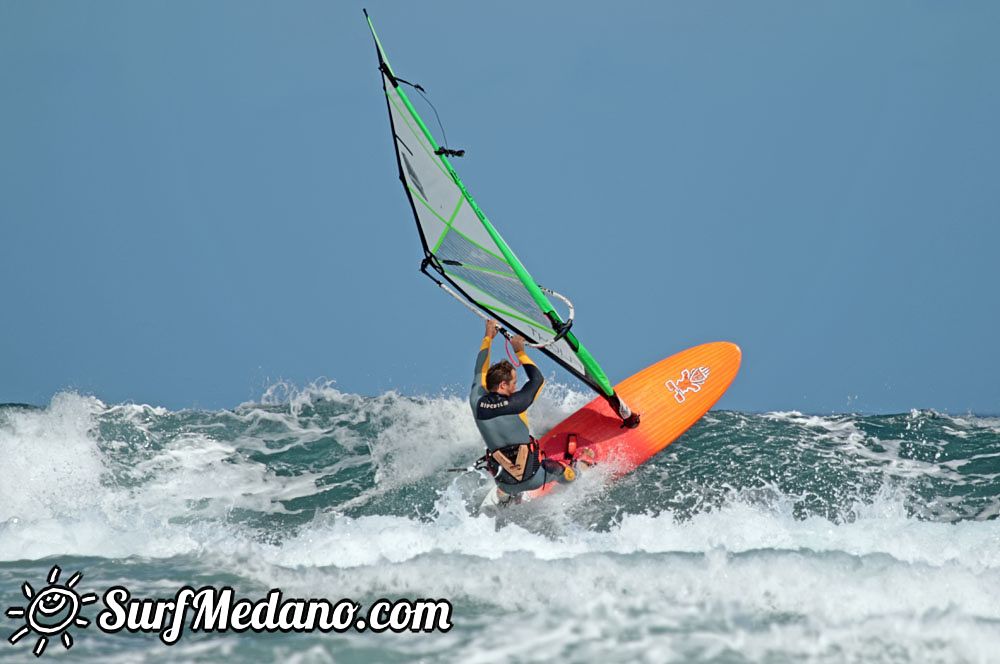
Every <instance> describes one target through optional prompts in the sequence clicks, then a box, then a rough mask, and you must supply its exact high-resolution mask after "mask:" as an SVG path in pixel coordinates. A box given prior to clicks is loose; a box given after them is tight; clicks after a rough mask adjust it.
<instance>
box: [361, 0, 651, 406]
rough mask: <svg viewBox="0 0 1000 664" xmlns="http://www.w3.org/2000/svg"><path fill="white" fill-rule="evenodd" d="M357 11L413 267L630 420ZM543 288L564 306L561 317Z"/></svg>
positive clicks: (569, 317)
mask: <svg viewBox="0 0 1000 664" xmlns="http://www.w3.org/2000/svg"><path fill="white" fill-rule="evenodd" d="M365 17H366V18H367V19H368V27H369V28H371V31H372V37H373V39H374V41H375V50H376V52H377V53H378V64H379V71H380V72H381V74H382V89H383V91H384V92H385V97H386V104H387V106H388V109H389V126H390V128H391V130H392V139H393V145H394V147H395V151H396V163H397V166H398V167H399V179H400V181H401V182H402V183H403V189H404V191H405V192H406V197H407V199H408V200H409V202H410V208H411V209H412V211H413V216H414V219H415V220H416V224H417V231H418V234H419V236H420V242H421V244H422V245H423V250H424V258H423V261H422V262H421V266H420V269H421V271H422V272H423V273H424V274H426V275H427V276H428V277H430V278H431V279H432V280H434V282H435V283H437V285H438V286H440V287H441V288H442V289H444V290H446V291H447V292H448V293H450V294H451V295H453V296H454V297H456V298H457V299H459V301H462V302H463V303H464V304H466V305H467V306H469V308H470V309H472V310H473V311H476V312H477V313H479V314H480V315H482V316H484V317H487V316H488V317H492V318H495V319H496V320H498V321H499V322H500V323H501V325H503V326H504V327H505V328H506V330H505V333H509V332H514V333H517V334H520V335H521V336H523V337H525V339H527V340H528V342H529V343H530V344H531V345H533V346H535V347H536V348H538V349H540V350H541V351H542V352H543V353H545V354H546V355H548V356H549V357H551V358H552V359H553V360H555V361H556V362H557V363H559V364H560V365H561V366H562V367H563V368H565V369H566V370H567V371H569V372H570V373H572V374H573V375H575V376H576V377H577V378H579V379H580V380H582V381H583V382H584V383H586V384H587V385H589V386H590V387H591V388H593V389H594V390H595V391H596V392H597V393H598V394H600V395H602V396H604V397H605V398H607V399H608V401H609V402H610V403H611V405H612V406H613V408H614V409H615V411H616V412H617V413H618V414H619V416H620V417H621V418H622V420H623V421H625V422H626V423H627V424H629V425H634V424H635V423H637V421H638V420H637V416H635V415H633V414H632V413H631V411H630V410H629V408H628V406H627V405H625V403H624V402H622V401H621V400H620V399H619V398H618V396H617V395H616V394H615V391H614V388H613V387H612V385H611V382H610V381H609V380H608V378H607V375H606V374H605V373H604V370H603V369H601V366H600V365H599V364H598V363H597V360H595V359H594V357H593V355H591V354H590V351H588V350H587V349H586V347H584V345H583V344H582V343H580V340H579V339H578V338H577V336H576V335H575V334H574V333H573V332H572V331H571V330H570V328H571V327H572V324H573V306H572V303H571V302H570V301H569V300H568V299H567V298H565V297H564V296H562V295H559V294H558V293H555V292H554V291H551V290H548V289H546V288H543V287H541V286H539V285H538V284H537V283H536V282H535V280H534V279H533V278H532V276H531V274H530V273H529V272H528V270H527V269H526V268H525V267H524V265H523V264H522V263H521V261H519V260H518V258H517V256H515V255H514V252H513V251H512V250H511V248H510V246H509V245H508V244H507V243H506V242H505V241H504V239H503V238H502V237H501V236H500V233H498V232H497V230H496V228H495V227H494V226H493V224H492V223H490V221H489V219H488V218H487V217H486V215H485V214H484V213H483V211H482V210H481V209H480V207H479V205H477V204H476V201H475V199H473V198H472V195H471V194H469V192H468V190H467V189H466V188H465V185H464V184H463V183H462V180H461V179H460V178H459V177H458V173H457V172H456V171H455V169H454V168H453V167H452V165H451V162H450V161H449V159H448V157H449V156H461V153H460V152H459V151H456V150H450V149H448V148H447V147H441V146H440V145H439V144H438V143H437V141H436V140H435V139H434V136H433V135H432V134H431V132H430V130H429V129H428V128H427V125H426V124H424V121H423V119H421V117H420V114H419V113H417V110H416V109H415V108H414V106H413V104H412V103H411V101H410V98H409V96H408V95H407V93H406V90H404V87H403V86H404V85H405V86H409V87H410V88H412V89H416V90H419V91H422V88H420V86H418V85H414V84H412V83H410V82H409V81H406V80H404V79H402V78H399V77H397V76H396V74H395V73H394V71H393V69H392V67H391V66H390V65H389V59H388V58H387V57H386V54H385V50H384V49H383V48H382V43H381V41H380V40H379V38H378V35H377V34H376V33H375V26H374V25H373V24H372V20H371V17H369V16H368V12H367V11H366V12H365ZM550 295H551V296H553V297H555V298H556V299H559V300H562V301H563V302H564V303H565V304H566V305H567V306H568V309H569V314H568V315H567V316H566V318H565V319H564V318H563V316H562V315H560V313H559V312H558V311H557V310H556V308H555V307H554V306H553V305H552V302H551V301H550V300H549V296H550ZM508 331H509V332H508Z"/></svg>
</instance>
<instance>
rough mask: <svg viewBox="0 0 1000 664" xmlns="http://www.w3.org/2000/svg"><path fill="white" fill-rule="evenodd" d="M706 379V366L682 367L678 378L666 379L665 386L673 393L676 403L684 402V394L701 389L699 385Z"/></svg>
mask: <svg viewBox="0 0 1000 664" xmlns="http://www.w3.org/2000/svg"><path fill="white" fill-rule="evenodd" d="M706 380H708V367H698V368H697V369H684V370H683V371H681V377H680V378H679V379H677V380H668V381H667V382H666V386H667V389H668V390H669V391H670V392H671V393H673V395H674V399H677V403H684V398H685V397H684V394H685V393H687V392H699V391H701V385H702V383H704V382H705V381H706Z"/></svg>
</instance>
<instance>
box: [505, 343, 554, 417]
mask: <svg viewBox="0 0 1000 664" xmlns="http://www.w3.org/2000/svg"><path fill="white" fill-rule="evenodd" d="M510 345H511V347H512V348H513V349H514V352H515V353H517V360H518V361H519V362H520V363H521V366H523V367H524V373H525V375H526V376H527V377H528V382H527V383H525V385H524V387H522V388H521V389H519V390H518V391H517V392H515V393H514V394H512V395H510V405H511V407H512V408H513V411H514V412H515V413H523V412H524V411H526V410H528V406H530V405H531V404H532V403H534V402H535V397H537V396H538V391H539V390H541V389H542V385H544V384H545V379H544V378H542V372H541V370H539V368H538V367H536V366H535V363H534V362H532V361H531V358H530V357H528V354H527V353H526V352H524V337H521V336H517V337H514V338H513V339H511V340H510Z"/></svg>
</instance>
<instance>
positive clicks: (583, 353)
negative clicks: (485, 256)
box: [366, 13, 614, 397]
mask: <svg viewBox="0 0 1000 664" xmlns="http://www.w3.org/2000/svg"><path fill="white" fill-rule="evenodd" d="M366 17H367V18H368V27H369V28H370V29H371V31H372V36H373V37H374V38H375V44H376V46H377V47H378V51H379V54H380V56H381V58H382V62H384V63H385V66H386V69H388V70H389V73H390V75H392V76H393V77H394V76H395V74H394V73H393V71H392V67H391V66H390V65H389V58H388V57H386V54H385V49H383V48H382V42H381V41H379V38H378V34H376V32H375V26H374V24H373V23H372V20H371V17H369V16H367V13H366ZM395 92H396V94H398V95H399V98H400V99H401V100H402V101H403V104H404V105H405V106H406V109H407V111H409V113H410V116H411V117H412V118H413V120H414V121H415V122H416V123H417V126H418V127H419V128H420V131H421V133H422V134H423V135H424V137H425V138H426V139H427V142H428V143H429V144H430V145H431V147H432V148H433V149H434V151H435V153H436V152H437V150H438V149H439V147H440V146H439V145H438V143H437V141H436V140H434V136H433V134H431V132H430V130H429V129H428V128H427V125H426V124H424V120H423V118H421V117H420V114H419V113H417V109H416V108H414V106H413V103H412V102H411V101H410V98H409V97H408V96H407V94H406V92H405V91H404V90H403V89H402V88H401V87H399V86H396V88H395ZM435 156H437V158H438V159H439V160H440V162H441V163H442V164H443V165H444V167H445V169H446V170H447V172H448V175H449V176H450V177H451V179H452V180H453V181H454V183H455V186H457V187H458V189H459V191H460V192H462V196H463V197H464V198H465V200H466V202H468V204H469V207H470V208H472V210H473V212H475V214H476V217H477V218H478V219H479V222H480V223H481V224H482V225H483V228H484V229H486V232H487V233H488V234H489V236H490V238H491V239H492V240H493V242H494V243H495V244H496V245H497V248H498V249H499V250H500V253H501V254H503V257H504V259H505V261H506V263H507V264H508V265H509V266H510V268H511V269H512V270H513V271H514V274H515V275H517V278H518V279H519V280H520V281H521V283H522V284H523V285H524V288H525V290H527V292H528V294H529V295H530V296H531V299H532V300H534V302H535V304H536V305H537V306H538V308H539V309H541V310H542V312H543V313H544V314H546V315H550V314H551V316H552V317H553V318H554V319H555V320H556V321H557V322H558V323H562V322H563V320H562V317H561V316H560V315H559V312H558V311H556V309H555V307H553V306H552V303H551V302H549V299H548V298H547V297H546V296H545V293H543V292H542V290H541V289H540V288H539V287H538V284H537V283H535V280H534V279H533V278H532V277H531V274H530V273H529V272H528V270H527V268H525V267H524V265H522V264H521V261H520V260H518V258H517V256H515V255H514V252H513V250H512V249H511V248H510V247H509V246H508V245H507V242H506V241H505V240H504V239H503V237H501V235H500V233H499V232H498V231H497V230H496V229H495V228H494V227H493V224H492V223H490V221H489V219H488V218H487V217H486V214H485V213H484V212H483V211H482V210H481V209H480V207H479V205H478V204H477V203H476V200H475V199H474V198H473V197H472V194H470V193H469V191H468V190H467V189H466V188H465V184H464V183H463V182H462V179H461V178H460V177H459V176H458V173H457V172H456V171H455V169H454V168H453V167H452V165H451V162H450V161H448V158H447V157H446V156H445V155H443V154H436V155H435ZM447 225H448V224H447V222H446V226H447ZM446 232H447V230H446ZM442 237H443V236H442ZM566 339H567V341H568V342H569V343H570V347H571V348H573V349H574V350H573V352H574V353H575V354H576V356H577V357H578V358H579V360H580V362H581V363H582V364H583V366H584V369H585V373H586V375H587V377H588V378H590V379H591V380H592V381H593V384H594V386H595V387H597V388H599V391H600V392H601V393H603V394H604V395H605V396H608V397H610V396H612V395H613V394H614V387H613V386H612V385H611V382H610V381H609V380H608V377H607V375H605V373H604V370H603V369H601V366H600V365H599V364H598V363H597V360H595V359H594V356H593V355H591V354H590V351H588V350H587V348H586V347H584V345H583V344H581V343H580V341H579V340H578V339H577V338H576V336H575V335H573V333H572V332H568V333H567V334H566Z"/></svg>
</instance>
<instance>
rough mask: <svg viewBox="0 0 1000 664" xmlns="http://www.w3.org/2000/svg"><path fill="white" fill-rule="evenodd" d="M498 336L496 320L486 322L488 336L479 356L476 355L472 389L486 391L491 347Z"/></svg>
mask: <svg viewBox="0 0 1000 664" xmlns="http://www.w3.org/2000/svg"><path fill="white" fill-rule="evenodd" d="M496 335H497V322H496V321H495V320H492V319H491V320H488V321H486V336H484V337H483V343H481V344H480V345H479V355H476V368H475V369H474V370H473V379H472V389H473V390H475V389H476V388H477V387H482V388H483V389H484V390H485V389H486V370H487V369H489V368H490V346H491V345H492V344H493V337H495V336H496Z"/></svg>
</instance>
